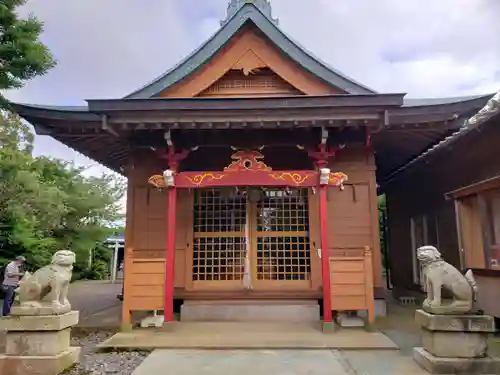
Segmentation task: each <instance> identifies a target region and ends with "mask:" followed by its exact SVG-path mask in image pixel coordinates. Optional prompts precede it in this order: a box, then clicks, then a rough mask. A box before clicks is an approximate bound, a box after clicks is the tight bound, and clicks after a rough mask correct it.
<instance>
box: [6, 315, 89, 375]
mask: <svg viewBox="0 0 500 375" xmlns="http://www.w3.org/2000/svg"><path fill="white" fill-rule="evenodd" d="M77 323H78V311H70V312H68V313H66V314H62V315H38V316H37V315H34V316H29V315H21V316H16V315H11V316H8V317H4V318H1V319H0V329H5V330H6V331H7V336H6V351H5V355H0V374H9V375H56V374H59V373H61V372H62V371H64V370H65V369H67V368H69V367H71V366H72V365H73V364H74V363H76V362H77V361H78V357H79V355H80V348H77V347H70V336H71V327H72V326H74V325H76V324H77Z"/></svg>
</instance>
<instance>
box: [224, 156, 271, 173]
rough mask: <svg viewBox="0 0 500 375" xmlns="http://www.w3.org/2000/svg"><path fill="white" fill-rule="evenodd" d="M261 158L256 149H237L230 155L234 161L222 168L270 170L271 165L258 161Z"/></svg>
mask: <svg viewBox="0 0 500 375" xmlns="http://www.w3.org/2000/svg"><path fill="white" fill-rule="evenodd" d="M263 158H264V155H262V154H261V153H260V152H258V151H237V152H235V153H234V154H233V155H232V156H231V159H233V160H234V161H233V162H232V163H231V164H229V165H228V166H227V167H226V168H224V172H246V171H253V172H271V171H272V169H271V167H269V166H267V165H266V164H265V163H264V162H262V161H260V159H263Z"/></svg>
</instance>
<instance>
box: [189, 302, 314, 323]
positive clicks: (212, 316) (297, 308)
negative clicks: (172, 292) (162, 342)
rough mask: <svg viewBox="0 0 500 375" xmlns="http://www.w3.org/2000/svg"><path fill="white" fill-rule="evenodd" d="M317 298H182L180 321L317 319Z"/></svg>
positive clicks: (300, 320)
mask: <svg viewBox="0 0 500 375" xmlns="http://www.w3.org/2000/svg"><path fill="white" fill-rule="evenodd" d="M319 320H320V308H319V304H318V302H317V301H316V300H286V301H284V300H241V301H238V300H223V301H185V302H184V304H183V305H182V306H181V321H188V322H196V321H198V322H201V321H204V322H317V321H319Z"/></svg>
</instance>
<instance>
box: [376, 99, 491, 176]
mask: <svg viewBox="0 0 500 375" xmlns="http://www.w3.org/2000/svg"><path fill="white" fill-rule="evenodd" d="M462 98H463V97H462ZM471 98H473V97H471ZM424 100H426V99H424ZM436 100H439V99H436ZM445 100H446V99H445ZM462 100H464V99H462ZM439 104H443V103H439ZM421 105H422V104H421ZM496 116H500V91H499V92H498V93H496V94H495V95H493V96H492V97H491V98H490V100H489V101H488V103H486V105H485V106H484V107H483V108H482V109H481V110H480V111H479V112H478V113H476V114H475V115H474V116H472V117H471V118H469V119H468V120H466V121H464V123H463V125H462V126H461V127H460V128H459V129H458V130H457V131H456V132H454V133H453V134H451V135H450V136H448V137H446V138H445V139H443V140H442V141H441V142H439V143H437V144H435V145H434V146H432V147H430V148H429V149H427V150H426V151H425V152H423V153H422V154H420V155H419V156H417V157H416V158H414V159H413V160H411V161H410V162H409V163H407V164H405V165H404V166H402V167H401V168H399V169H397V170H396V171H394V172H393V173H391V174H390V175H389V176H388V177H387V180H386V183H387V182H389V181H391V180H393V179H394V178H395V177H396V175H398V174H400V173H401V172H403V171H404V170H407V169H409V168H410V167H412V166H413V165H416V164H417V163H419V162H420V161H422V160H424V159H426V158H427V157H429V156H431V155H434V154H435V153H436V152H438V151H439V150H442V149H444V148H446V147H447V146H449V145H450V144H452V143H454V142H456V141H457V140H458V139H460V138H462V137H464V136H465V135H466V134H469V132H471V131H472V130H474V129H476V128H477V127H478V126H479V125H481V124H483V123H485V122H486V121H488V120H490V119H492V118H493V117H496Z"/></svg>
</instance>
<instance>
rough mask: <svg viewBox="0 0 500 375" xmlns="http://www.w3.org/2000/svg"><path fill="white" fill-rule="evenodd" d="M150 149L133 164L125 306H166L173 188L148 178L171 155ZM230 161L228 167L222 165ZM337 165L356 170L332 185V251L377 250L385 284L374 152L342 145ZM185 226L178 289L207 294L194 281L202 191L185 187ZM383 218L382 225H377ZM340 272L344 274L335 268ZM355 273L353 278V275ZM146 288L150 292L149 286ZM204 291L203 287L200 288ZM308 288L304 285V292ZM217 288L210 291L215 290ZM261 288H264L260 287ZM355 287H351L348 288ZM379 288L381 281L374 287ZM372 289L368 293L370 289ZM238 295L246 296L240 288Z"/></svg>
mask: <svg viewBox="0 0 500 375" xmlns="http://www.w3.org/2000/svg"><path fill="white" fill-rule="evenodd" d="M149 155H151V154H150V153H145V152H138V153H137V156H136V160H141V162H140V163H136V164H135V165H134V167H133V173H131V177H130V179H129V185H128V187H129V193H128V194H129V195H128V197H129V198H128V199H129V202H128V207H129V208H128V211H127V218H128V219H127V233H130V236H129V237H128V239H127V245H126V246H127V249H128V250H127V252H126V259H125V264H126V266H125V267H126V268H125V274H126V276H125V285H126V286H125V296H124V311H125V310H126V311H127V314H129V311H131V310H132V311H133V310H153V309H162V308H163V303H164V301H163V298H164V280H165V254H166V226H167V223H166V217H167V196H168V194H167V191H166V190H164V191H162V190H158V189H156V188H153V187H151V186H148V184H147V179H148V177H149V176H150V175H152V174H155V173H159V172H160V171H161V170H163V169H164V168H165V166H164V165H163V164H164V162H162V161H160V160H156V159H155V158H153V157H151V156H149ZM221 168H223V167H221ZM330 168H331V170H332V171H338V172H344V173H346V174H347V175H348V176H349V182H348V185H346V187H345V190H343V191H341V190H340V189H337V188H331V189H329V193H328V200H329V201H328V204H329V233H330V239H329V240H330V248H329V250H330V253H331V254H332V255H333V256H337V255H339V254H340V253H341V252H343V251H346V250H361V251H363V249H364V248H365V247H368V248H370V249H371V250H372V254H373V262H372V261H371V260H370V262H371V263H370V264H372V266H371V267H372V269H371V270H370V272H369V273H367V274H369V275H370V277H371V278H373V279H372V280H371V283H370V285H371V288H373V286H374V285H375V286H382V271H381V261H380V258H381V257H380V247H379V243H378V241H379V239H378V219H377V215H378V212H377V210H376V209H375V210H374V207H375V208H376V207H377V196H376V191H375V188H374V187H375V185H374V184H375V167H374V161H373V154H372V153H371V152H369V151H367V150H366V149H365V148H362V147H360V148H359V149H354V150H342V151H341V152H339V154H338V156H337V157H336V158H335V159H334V160H332V163H331V165H330ZM177 197H178V206H177V233H176V254H175V263H176V264H175V288H176V297H177V298H179V297H183V298H189V297H187V296H194V294H196V293H197V294H196V298H202V297H203V293H202V292H200V291H196V290H194V289H193V282H192V257H193V254H192V244H193V237H194V234H193V199H194V191H193V190H188V189H179V190H178V196H177ZM308 198H309V236H310V244H311V246H310V249H311V288H310V290H309V291H308V292H307V293H309V294H310V298H318V295H319V292H320V291H321V285H322V281H321V259H320V257H319V255H318V249H320V247H321V236H320V226H319V201H318V195H317V192H315V191H314V190H313V189H310V191H309V193H308ZM374 223H376V225H374ZM334 278H335V280H336V279H337V276H334ZM347 281H348V280H347ZM339 288H340V289H342V290H343V292H342V293H343V294H344V296H345V297H347V296H348V293H349V292H348V290H347V289H346V288H347V287H345V286H344V287H342V286H340V285H339V286H338V287H337V286H336V287H335V293H337V291H339V290H340V289H339ZM358 289H359V287H357V286H353V289H352V291H351V294H352V298H354V299H356V298H357V296H358V292H359V290H358ZM141 291H142V292H141ZM195 292H196V293H195ZM271 292H273V291H272V290H261V291H258V292H256V293H255V296H254V298H258V297H256V296H258V295H262V296H266V293H267V294H269V293H271ZM296 292H297V293H296V298H304V296H305V294H304V293H305V292H304V291H302V292H300V291H296ZM299 292H300V293H299ZM214 293H215V294H216V292H213V291H212V292H210V293H208V292H207V293H206V295H207V296H208V295H209V294H210V296H209V297H210V298H215V294H214ZM259 293H260V294H259ZM273 293H274V294H273V296H278V297H276V298H287V299H290V298H295V297H294V296H295V295H294V294H293V293H294V291H293V290H288V291H283V290H281V292H280V293H276V291H275V292H273ZM346 293H347V294H346ZM219 294H220V297H219V298H228V297H227V292H226V294H224V293H223V292H220V293H219ZM372 294H373V289H372ZM364 295H365V297H366V295H367V294H366V293H365V294H364ZM230 298H242V297H241V295H240V297H238V294H237V293H236V294H234V293H233V295H232V297H230Z"/></svg>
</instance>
